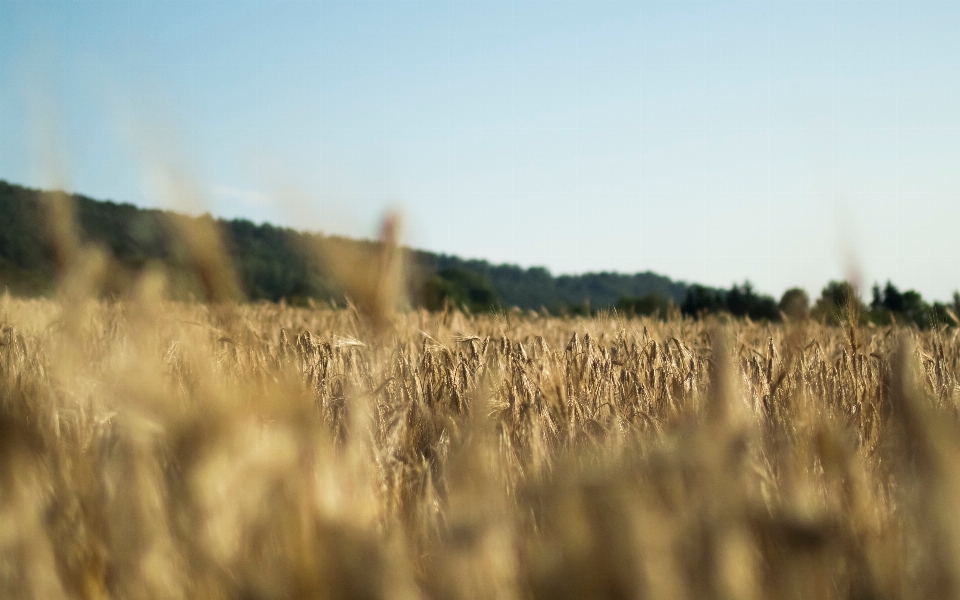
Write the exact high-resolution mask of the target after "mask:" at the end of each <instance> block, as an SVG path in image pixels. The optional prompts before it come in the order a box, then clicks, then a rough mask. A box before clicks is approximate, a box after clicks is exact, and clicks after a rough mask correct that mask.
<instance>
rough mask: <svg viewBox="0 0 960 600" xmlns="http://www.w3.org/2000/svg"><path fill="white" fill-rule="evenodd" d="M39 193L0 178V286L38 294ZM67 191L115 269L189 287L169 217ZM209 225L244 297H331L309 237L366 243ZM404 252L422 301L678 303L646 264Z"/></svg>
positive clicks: (559, 306)
mask: <svg viewBox="0 0 960 600" xmlns="http://www.w3.org/2000/svg"><path fill="white" fill-rule="evenodd" d="M43 194H44V192H41V191H39V190H34V189H30V188H25V187H22V186H18V185H14V184H10V183H7V182H4V181H2V180H0V215H2V219H0V290H2V289H3V288H6V289H9V290H10V291H11V292H12V293H16V294H20V295H42V294H46V293H49V292H50V291H51V290H52V289H53V286H54V281H55V269H54V261H53V249H52V247H51V244H50V243H49V235H48V231H49V227H48V226H47V224H46V215H47V211H46V210H45V208H44V204H43ZM72 198H73V201H74V205H75V208H76V215H77V222H78V224H79V229H80V235H81V237H82V238H83V239H84V240H85V241H89V242H94V243H97V244H98V245H100V246H101V247H104V248H106V249H108V250H109V251H110V252H111V253H112V254H113V256H114V257H115V258H116V259H117V262H118V263H119V264H120V265H121V266H122V270H123V271H124V272H125V273H127V274H128V275H132V274H135V273H136V272H137V271H138V270H139V269H142V268H144V267H146V266H148V265H151V264H156V265H162V266H164V267H165V268H166V269H167V270H168V271H169V272H170V273H171V274H172V276H173V279H174V280H175V281H178V282H179V284H180V286H179V289H180V290H181V291H182V292H183V293H193V292H199V287H198V286H197V285H196V282H193V283H191V275H190V266H189V265H190V260H189V256H187V253H186V250H185V248H184V246H183V244H182V243H181V242H180V241H179V240H178V238H177V236H176V235H174V234H173V233H172V232H173V229H172V228H171V227H170V225H169V224H170V221H171V219H172V218H174V217H178V216H177V215H175V214H174V213H171V212H168V211H161V210H155V209H143V208H139V207H136V206H133V205H131V204H117V203H114V202H106V201H98V200H93V199H91V198H87V197H85V196H82V195H73V196H72ZM178 218H188V219H190V218H191V217H182V216H179V217H178ZM195 219H212V218H211V217H209V216H203V217H196V218H195ZM215 224H216V226H217V227H218V228H219V229H220V232H221V235H222V237H223V239H224V242H225V244H226V247H227V253H228V254H229V256H230V259H231V261H232V263H233V265H234V267H235V268H236V270H237V275H238V279H239V281H240V285H241V287H242V292H243V294H244V295H245V297H247V298H249V299H251V300H257V299H266V300H273V301H278V300H280V299H286V300H288V301H293V302H300V301H305V300H306V299H307V298H313V299H316V300H327V299H331V298H334V299H336V298H338V297H341V294H340V292H339V291H338V290H337V288H336V286H335V285H334V284H333V283H332V281H331V279H330V277H328V276H327V275H326V273H325V271H324V269H323V266H322V262H321V261H320V259H319V258H318V257H317V255H316V253H315V252H312V251H310V248H315V247H316V244H315V243H313V242H316V241H318V240H319V241H322V242H324V243H326V245H327V247H329V246H330V245H331V244H332V245H338V244H340V245H344V246H357V247H359V246H363V245H366V246H369V245H370V244H372V242H369V241H359V240H349V239H346V238H338V237H333V236H323V235H321V234H315V233H304V232H299V231H295V230H293V229H288V228H282V227H275V226H273V225H269V224H262V225H257V224H254V223H251V222H250V221H245V220H232V221H227V220H216V221H215ZM409 256H410V258H411V260H412V263H413V269H412V270H411V272H412V273H413V275H412V278H411V281H410V282H409V283H410V286H411V298H412V299H413V301H414V303H416V304H420V305H426V306H428V307H430V308H436V307H439V306H442V305H443V303H444V302H445V301H446V300H448V299H452V300H455V301H456V302H458V303H460V304H464V305H467V306H469V307H471V308H473V309H474V310H484V309H488V308H490V307H491V306H504V307H509V306H517V307H520V308H522V309H533V310H539V309H540V308H542V307H545V308H547V309H549V310H553V311H558V310H565V309H569V308H571V307H584V306H587V305H588V306H589V307H590V308H594V309H595V308H602V307H608V306H613V305H614V304H616V302H617V301H618V300H620V299H621V298H623V297H638V296H644V295H648V294H653V293H656V294H659V295H661V296H663V298H665V299H672V300H673V301H674V302H676V303H677V304H679V303H681V302H683V300H684V298H685V297H686V294H687V286H686V285H685V284H683V283H679V282H674V281H671V280H670V279H669V278H667V277H664V276H662V275H657V274H654V273H649V272H648V273H638V274H635V275H623V274H617V273H588V274H585V275H575V276H569V275H563V276H556V277H555V276H553V275H551V274H550V272H549V271H547V270H546V269H544V268H530V269H523V268H521V267H517V266H513V265H492V264H489V263H488V262H486V261H482V260H464V259H461V258H458V257H455V256H447V255H437V254H433V253H430V252H424V251H411V252H410V253H409ZM194 288H196V289H194Z"/></svg>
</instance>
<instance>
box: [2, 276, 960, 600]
mask: <svg viewBox="0 0 960 600" xmlns="http://www.w3.org/2000/svg"><path fill="white" fill-rule="evenodd" d="M151 289H152V288H151V287H150V286H149V285H146V284H144V285H141V286H140V288H138V290H137V291H136V292H135V293H132V294H131V295H130V296H129V297H127V298H125V299H123V300H117V301H106V300H97V299H92V298H84V297H81V296H69V295H65V294H61V295H60V296H58V297H57V298H55V299H45V300H29V299H17V298H12V297H10V296H3V297H2V298H0V597H3V598H38V599H57V598H85V599H95V598H118V599H120V598H123V599H126V598H131V599H134V598H143V599H148V598H149V599H168V598H169V599H179V598H198V599H199V598H204V599H207V598H211V599H212V598H237V599H261V598H263V599H267V598H278V599H279V598H664V599H672V598H931V597H941V598H950V597H960V511H958V510H957V506H958V498H960V495H958V491H960V467H958V466H957V461H956V460H955V458H956V457H957V456H960V452H958V450H960V430H958V427H957V409H958V406H960V387H958V385H957V377H958V375H960V345H958V339H957V335H958V331H957V329H945V328H942V329H939V330H931V331H924V332H920V331H917V330H915V329H908V328H899V329H898V328H877V327H871V328H860V329H857V328H849V327H848V328H837V327H826V326H824V325H821V324H818V323H815V322H813V321H810V320H806V321H799V322H791V323H786V324H780V325H764V324H757V323H751V322H749V321H734V320H730V321H726V320H723V319H721V320H717V319H714V318H708V319H704V320H700V321H695V320H691V319H689V318H687V319H683V318H677V317H675V318H673V319H670V320H667V321H656V320H649V319H624V318H620V317H618V316H617V315H616V314H614V313H610V314H601V315H600V316H597V317H594V318H558V317H549V316H546V315H538V314H532V313H530V314H528V313H519V312H505V313H498V314H489V315H467V314H463V313H461V312H458V311H452V310H450V311H447V312H444V313H434V314H430V313H426V312H418V311H413V310H409V311H406V312H402V313H399V314H397V315H394V316H393V317H392V320H391V321H390V322H389V323H387V324H383V323H379V324H378V323H377V322H374V321H372V320H371V319H370V318H369V317H368V316H367V315H365V314H364V313H363V311H361V310H358V309H357V308H355V307H347V308H341V309H333V308H326V307H313V308H293V307H287V306H284V305H276V304H237V303H230V302H221V303H213V304H200V303H195V304H190V303H174V302H169V301H164V300H162V299H160V296H159V295H158V294H156V293H154V292H155V290H154V291H151Z"/></svg>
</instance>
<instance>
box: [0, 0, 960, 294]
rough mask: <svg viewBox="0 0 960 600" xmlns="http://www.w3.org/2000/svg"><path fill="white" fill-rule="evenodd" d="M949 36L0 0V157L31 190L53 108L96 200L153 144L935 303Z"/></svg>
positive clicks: (826, 11) (288, 204) (834, 14)
mask: <svg viewBox="0 0 960 600" xmlns="http://www.w3.org/2000/svg"><path fill="white" fill-rule="evenodd" d="M958 32H960V2H956V1H949V2H934V1H923V0H919V1H907V2H903V1H899V2H897V1H889V2H884V1H880V0H859V1H842V0H837V1H800V0H798V1H789V0H782V1H772V0H766V1H752V2H751V1H719V0H714V1H700V2H697V1H692V0H673V1H660V2H650V1H646V0H643V1H641V0H619V1H604V0H590V1H587V0H581V1H569V2H563V1H554V0H543V1H516V0H504V1H495V0H493V1H481V0H434V1H419V0H378V1H339V2H328V1H309V2H308V1H302V2H292V1H282V2H281V1H265V0H262V1H257V2H246V1H241V0H237V1H229V2H227V1H202V0H196V1H192V2H183V1H171V0H167V1H155V0H154V1H151V0H138V1H130V2H124V1H120V0H113V1H99V2H98V1H83V0H75V1H71V2H64V1H36V0H34V1H26V2H14V1H10V0H0V179H6V180H9V181H11V182H15V183H22V184H27V185H32V186H45V185H48V184H50V182H51V175H50V171H51V168H50V167H49V164H48V163H49V161H45V160H43V159H41V158H40V156H39V154H40V153H38V152H37V151H36V150H35V149H36V148H37V147H38V143H37V139H38V138H42V137H43V136H42V135H40V134H38V133H37V131H38V130H43V127H41V126H38V125H37V123H38V122H44V121H51V122H54V123H56V127H55V128H54V129H55V132H56V139H58V140H59V146H58V147H59V151H60V154H61V155H62V157H63V163H64V167H63V168H62V173H61V174H60V175H59V176H58V178H57V179H58V180H60V181H62V183H63V185H65V186H67V187H69V188H70V189H73V190H75V191H78V192H80V193H84V194H86V195H89V196H92V197H95V198H102V199H112V200H116V201H128V202H133V203H135V204H140V205H144V206H157V205H163V204H164V203H165V202H166V201H165V200H163V199H162V198H160V197H158V196H157V194H156V193H155V191H153V189H152V188H151V187H150V185H149V184H148V183H146V182H148V181H149V177H148V174H149V173H150V172H151V168H152V166H153V165H154V164H155V163H156V162H157V161H158V160H161V157H167V158H169V159H171V160H174V161H175V162H177V163H178V164H181V165H185V166H186V168H187V169H188V170H189V171H190V172H191V173H192V174H193V177H194V178H195V181H196V182H197V185H199V187H200V189H202V190H203V191H204V192H205V193H206V204H204V205H203V206H199V207H195V208H196V210H198V211H203V210H209V211H211V212H213V213H214V214H216V215H219V216H225V217H236V216H240V217H246V218H250V219H252V220H255V221H263V220H268V221H271V222H274V223H278V224H282V225H287V226H294V227H298V228H305V229H311V230H319V231H324V232H328V233H340V234H347V235H371V234H373V233H374V232H375V231H376V229H377V224H378V219H379V217H380V215H382V214H383V212H384V211H385V210H387V209H388V208H390V207H396V208H399V210H400V211H401V212H402V214H403V215H404V219H405V223H406V240H405V241H406V242H407V243H409V244H410V245H412V246H415V247H420V248H425V249H430V250H434V251H440V252H446V253H452V254H458V255H460V256H464V257H475V258H485V259H487V260H490V261H493V262H508V263H513V264H520V265H523V266H535V265H537V266H546V267H548V268H549V269H550V270H551V271H552V272H554V273H577V272H585V271H604V270H606V271H612V270H615V271H620V272H635V271H646V270H652V271H655V272H658V273H662V274H664V275H667V276H669V277H671V278H674V279H678V280H686V281H690V282H698V283H705V284H708V285H717V286H729V285H730V284H731V283H733V282H739V281H743V280H744V279H749V280H750V281H752V282H753V283H754V285H755V287H756V288H758V289H759V290H761V291H764V292H767V293H771V294H775V295H779V294H780V293H781V292H782V291H783V290H784V289H785V288H787V287H790V286H793V285H801V286H804V287H806V288H807V289H808V290H809V291H810V292H811V293H812V294H814V295H815V294H817V293H818V292H819V290H820V288H821V287H822V286H823V285H824V284H825V283H826V282H827V281H828V280H830V279H840V278H843V277H845V276H846V275H847V274H849V273H851V271H852V270H856V271H858V272H859V273H860V275H861V277H862V279H863V283H864V285H865V287H867V288H868V287H869V286H870V285H871V284H872V283H873V282H874V281H879V282H881V283H882V282H885V281H886V280H887V279H891V280H893V282H894V283H895V284H897V285H898V286H899V287H900V288H901V289H905V288H914V289H917V290H918V291H920V292H922V293H923V295H924V296H925V297H926V298H928V299H941V300H946V299H947V298H949V296H950V295H951V294H952V292H953V291H954V290H955V289H957V288H960V275H958V274H960V269H958V268H957V264H958V262H960V236H958V223H960V33H958ZM38 107H43V110H41V109H38ZM37 115H39V117H38V116H37ZM44 139H46V138H44ZM171 157H172V158H171ZM170 207H173V206H170Z"/></svg>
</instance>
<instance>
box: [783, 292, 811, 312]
mask: <svg viewBox="0 0 960 600" xmlns="http://www.w3.org/2000/svg"><path fill="white" fill-rule="evenodd" d="M778 308H779V309H780V311H781V312H782V313H783V314H785V315H786V316H787V318H788V319H793V320H799V319H803V318H805V317H806V316H807V315H808V314H809V313H810V296H808V295H807V291H806V290H805V289H803V288H796V287H795V288H790V289H789V290H787V291H785V292H784V293H783V296H781V297H780V304H779V305H778Z"/></svg>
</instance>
